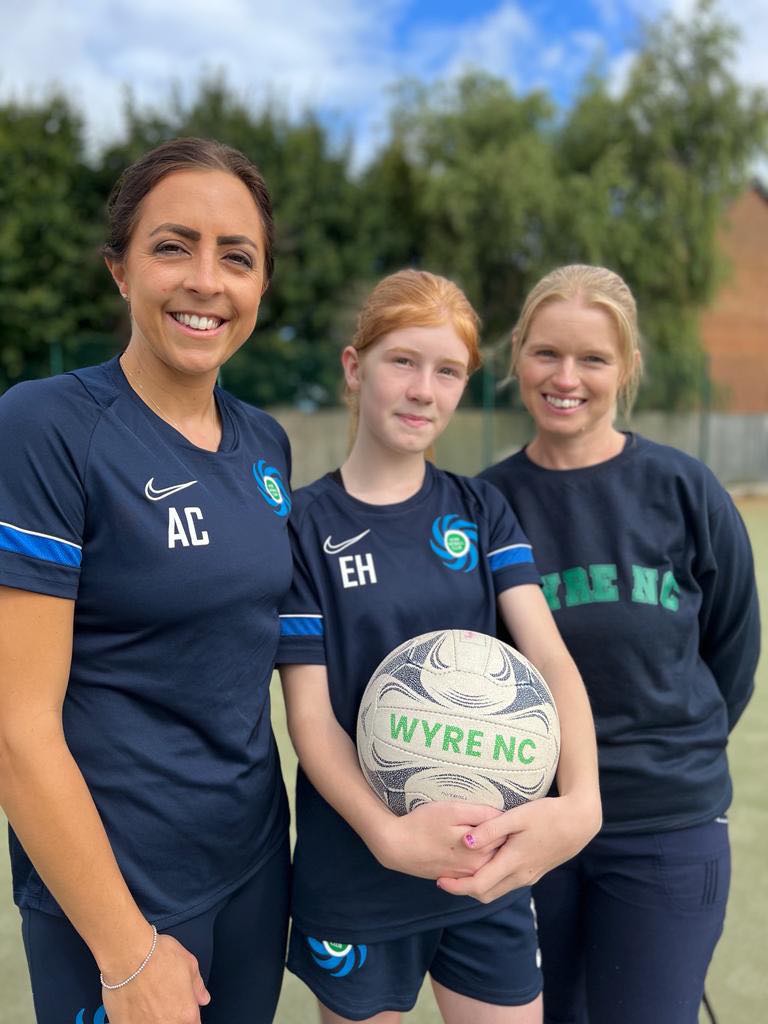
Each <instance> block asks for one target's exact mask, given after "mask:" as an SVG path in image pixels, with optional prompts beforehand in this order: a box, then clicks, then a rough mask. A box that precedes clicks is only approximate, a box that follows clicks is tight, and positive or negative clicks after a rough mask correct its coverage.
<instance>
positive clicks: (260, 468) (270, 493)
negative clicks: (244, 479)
mask: <svg viewBox="0 0 768 1024" xmlns="http://www.w3.org/2000/svg"><path fill="white" fill-rule="evenodd" d="M253 475H254V477H255V479H256V483H257V484H258V485H259V494H260V495H261V496H262V498H263V499H264V501H266V503H267V504H268V505H269V507H270V508H271V509H272V511H273V512H274V513H275V515H276V516H281V517H282V516H287V515H288V513H289V512H290V511H291V499H290V498H289V497H288V490H287V489H286V486H285V484H284V483H283V478H282V476H281V475H280V470H279V469H275V467H274V466H268V465H267V462H266V459H259V461H258V462H254V464H253Z"/></svg>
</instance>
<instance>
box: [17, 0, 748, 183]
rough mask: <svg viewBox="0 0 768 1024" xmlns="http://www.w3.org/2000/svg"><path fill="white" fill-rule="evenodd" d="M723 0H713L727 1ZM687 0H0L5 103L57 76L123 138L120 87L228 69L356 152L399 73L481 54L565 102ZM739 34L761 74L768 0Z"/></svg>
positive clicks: (165, 83) (254, 97)
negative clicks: (589, 75) (312, 113)
mask: <svg viewBox="0 0 768 1024" xmlns="http://www.w3.org/2000/svg"><path fill="white" fill-rule="evenodd" d="M721 2H722V0H721ZM693 3H694V0H269V2H266V0H130V2H129V0H22V2H21V3H19V0H0V39H2V40H3V48H2V57H1V58H0V102H2V101H4V100H7V99H10V98H13V99H16V100H29V99H33V100H36V99H41V98H43V97H44V96H45V95H46V93H47V91H48V90H50V88H51V87H52V86H55V87H57V88H59V89H61V90H63V91H64V92H65V93H66V94H67V95H68V96H69V97H70V98H71V99H72V100H73V101H74V103H75V105H76V106H77V108H78V109H79V110H80V111H81V112H82V113H83V114H84V116H85V119H86V133H87V140H88V143H89V146H90V148H91V149H92V150H93V151H96V150H98V148H99V147H100V146H101V145H103V144H104V143H106V142H109V141H110V140H111V139H114V138H118V137H119V136H120V134H121V127H122V125H123V105H124V97H125V91H126V88H130V89H131V91H132V93H133V95H134V97H135V99H136V100H137V101H138V102H139V103H140V104H141V105H153V106H155V105H158V104H159V105H163V104H165V103H166V102H167V100H168V97H169V95H170V92H171V89H172V87H174V86H176V87H177V88H179V89H180V90H181V92H182V96H184V95H194V92H195V85H196V83H197V82H198V81H199V79H200V77H201V75H202V74H209V75H210V74H218V73H223V74H224V76H225V79H226V82H227V84H228V86H229V88H230V89H231V90H232V91H233V92H234V93H235V94H236V95H237V96H238V97H239V98H241V99H243V100H245V101H246V102H248V103H249V104H253V105H254V106H255V107H259V106H260V105H261V104H263V103H264V102H265V101H267V100H275V99H277V100H279V102H280V103H281V104H283V106H284V108H285V109H286V111H287V112H288V113H290V114H296V115H298V114H299V113H300V112H301V111H302V110H303V109H306V108H307V107H312V108H313V109H315V110H318V111H319V112H320V113H321V114H322V116H323V117H324V119H325V120H326V123H327V124H329V125H330V126H331V127H332V128H333V130H334V133H335V134H336V135H337V137H339V138H343V137H345V135H346V134H350V135H351V136H352V138H353V139H354V140H355V150H354V156H355V161H356V162H357V163H358V164H363V163H365V161H366V159H367V158H369V157H370V156H371V155H372V153H373V152H374V151H375V149H376V146H377V144H378V143H379V142H381V141H383V139H384V137H385V134H386V124H387V109H388V106H389V103H390V101H391V95H392V92H391V90H392V86H393V84H394V83H395V82H397V81H398V80H399V79H401V78H403V77H404V76H415V77H417V78H420V79H422V80H425V81H433V80H436V79H450V78H451V77H453V76H455V75H457V74H459V73H461V72H462V71H464V70H466V69H467V68H470V67H472V68H478V69H481V70H484V71H487V72H490V73H492V74H494V75H498V76H501V77H503V78H505V79H507V80H508V81H509V82H510V84H511V85H512V86H513V87H514V88H515V90H517V91H518V92H520V93H525V92H527V91H529V90H531V89H534V88H544V89H547V90H548V91H549V93H550V95H551V96H552V97H553V98H554V100H555V101H556V102H557V103H558V104H559V105H561V106H564V107H567V105H568V103H569V102H570V101H571V99H572V97H573V95H574V91H575V90H576V88H577V87H578V84H579V81H580V80H581V77H582V75H583V74H584V71H585V70H586V69H587V68H588V67H589V66H590V65H592V64H593V63H594V61H595V60H596V59H598V60H599V61H600V62H601V66H602V68H603V69H604V70H605V73H606V74H607V75H608V77H609V81H610V82H612V83H613V85H614V86H615V87H616V88H619V87H620V85H621V83H622V82H623V81H624V80H625V78H626V75H627V72H628V69H629V68H630V66H631V62H632V58H633V54H634V51H635V48H636V46H637V39H638V18H639V17H640V16H646V17H653V16H655V15H656V14H658V13H660V12H661V11H664V10H670V9H671V10H673V11H674V12H675V13H676V14H678V15H679V16H681V17H688V16H690V11H691V9H692V7H693ZM722 9H724V10H725V11H726V14H727V17H728V18H729V19H730V20H731V21H732V22H733V23H735V24H736V25H737V26H738V27H739V28H740V29H741V31H742V33H743V39H742V42H741V44H740V46H739V51H738V64H737V74H738V77H739V78H740V79H741V80H742V81H743V82H744V83H745V84H749V85H766V86H768V62H767V61H766V60H765V57H764V55H765V52H766V49H768V3H766V2H765V0H729V3H728V4H727V5H726V6H724V7H723V8H722Z"/></svg>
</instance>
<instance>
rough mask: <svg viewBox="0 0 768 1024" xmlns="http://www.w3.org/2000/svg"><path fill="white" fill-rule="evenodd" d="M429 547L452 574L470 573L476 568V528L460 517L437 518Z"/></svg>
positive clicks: (433, 525) (433, 524)
mask: <svg viewBox="0 0 768 1024" xmlns="http://www.w3.org/2000/svg"><path fill="white" fill-rule="evenodd" d="M429 546H430V547H431V548H432V550H433V551H434V552H435V554H436V555H437V557H438V558H439V559H440V561H441V562H442V563H443V565H444V566H445V567H446V569H452V570H453V571H454V572H472V570H473V569H474V568H475V567H476V566H477V526H476V525H475V524H474V523H472V522H470V521H469V520H468V519H462V518H461V517H460V516H456V515H447V516H438V517H437V519H436V520H435V521H434V523H432V539H431V540H430V542H429Z"/></svg>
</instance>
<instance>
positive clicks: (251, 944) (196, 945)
mask: <svg viewBox="0 0 768 1024" xmlns="http://www.w3.org/2000/svg"><path fill="white" fill-rule="evenodd" d="M289 871H290V865H289V857H288V844H287V842H286V843H285V845H284V846H283V847H281V849H280V850H279V851H278V853H276V854H275V855H274V856H272V857H271V858H270V859H269V861H267V863H266V864H265V865H264V866H263V867H262V868H261V869H260V870H259V871H257V872H256V874H255V875H254V876H253V877H252V878H250V879H249V880H248V881H247V882H246V883H245V884H244V885H243V886H241V888H240V889H237V890H236V891H235V892H234V893H231V894H230V895H229V896H227V897H226V898H225V899H223V900H222V901H221V902H220V903H217V904H216V905H215V906H214V907H211V909H210V910H208V911H206V912H205V913H204V914H200V916H199V917H194V918H191V919H190V920H188V921H183V922H182V923H181V924H178V925H174V926H173V927H171V928H164V929H162V931H163V932H164V933H165V934H168V935H172V936H173V937H174V938H175V939H178V941H179V942H180V943H181V944H182V945H183V946H184V947H185V948H186V949H188V950H189V952H190V953H192V954H194V956H196V957H197V960H198V963H199V966H200V973H201V975H202V976H203V980H204V981H205V983H206V986H207V988H208V991H209V992H210V993H211V1002H210V1004H209V1005H208V1006H203V1007H201V1017H202V1020H203V1022H204V1024H233V1022H239V1021H247V1022H248V1024H270V1022H271V1021H272V1019H273V1017H274V1014H275V1008H276V1006H277V1000H278V996H279V995H280V984H281V982H282V977H283V961H284V957H285V940H286V934H287V931H288V901H289ZM21 916H22V935H23V938H24V949H25V951H26V954H27V963H28V965H29V974H30V979H31V981H32V998H33V1001H34V1006H35V1015H36V1019H37V1022H38V1024H105V1017H104V1007H103V1006H102V1003H101V985H100V983H99V971H98V968H97V966H96V963H95V961H94V959H93V957H92V956H91V953H90V950H89V949H88V947H87V946H86V944H85V943H84V942H83V940H82V939H81V938H80V936H79V935H78V933H77V932H76V931H75V929H74V928H73V927H72V925H71V924H70V923H69V921H68V920H67V919H66V918H64V917H56V916H54V915H52V914H45V913H42V912H41V911H39V910H27V909H24V910H22V912H21Z"/></svg>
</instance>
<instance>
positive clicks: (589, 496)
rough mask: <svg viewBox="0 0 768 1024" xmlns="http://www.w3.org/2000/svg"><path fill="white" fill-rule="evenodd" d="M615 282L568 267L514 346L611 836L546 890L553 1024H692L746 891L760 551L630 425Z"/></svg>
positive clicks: (630, 342)
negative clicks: (734, 813)
mask: <svg viewBox="0 0 768 1024" xmlns="http://www.w3.org/2000/svg"><path fill="white" fill-rule="evenodd" d="M638 338H639V332H638V326H637V311H636V307H635V300H634V298H633V296H632V292H631V291H630V289H629V288H628V287H627V285H626V283H625V282H624V281H623V280H622V279H621V278H620V277H619V276H618V274H615V273H614V272H613V271H611V270H609V269H607V268H606V267H593V266H586V265H580V264H574V265H570V266H565V267H559V268H558V269H556V270H553V271H552V272H551V273H549V274H547V275H546V277H544V278H542V280H541V281H539V283H538V284H537V285H535V286H534V288H533V289H532V291H531V292H530V294H529V295H528V297H527V299H526V300H525V303H524V305H523V309H522V312H521V314H520V318H519V320H518V322H517V326H516V327H515V329H514V331H513V333H512V372H513V374H514V375H515V376H516V377H517V379H518V382H519V385H520V394H521V397H522V399H523V402H524V403H525V406H526V408H527V409H528V411H529V412H530V414H531V416H532V417H533V421H534V426H535V430H534V436H533V439H532V440H531V442H530V443H529V444H528V445H527V446H526V447H525V448H524V449H523V450H522V451H520V452H517V453H516V454H515V455H512V456H510V457H509V458H507V459H505V460H504V461H503V462H500V463H498V465H496V466H493V467H491V468H490V469H488V470H486V471H485V473H483V474H482V476H483V477H484V478H485V479H486V480H489V481H490V482H491V483H494V484H495V485H496V486H497V487H498V488H499V490H501V491H502V493H503V494H504V495H505V497H506V498H507V499H508V501H509V503H510V505H511V506H512V509H513V510H514V512H515V513H516V515H517V516H518V518H519V519H520V522H521V523H522V525H523V528H524V529H525V531H526V533H527V534H528V536H529V538H530V539H531V542H532V544H533V547H534V551H535V552H536V562H537V565H538V567H539V568H540V569H541V571H542V588H543V591H544V596H545V597H546V599H547V603H548V604H549V607H550V608H551V609H552V612H553V614H554V616H555V620H556V622H557V625H558V627H559V628H560V632H561V633H562V636H563V639H564V640H565V642H566V645H567V647H568V649H569V651H570V652H571V654H572V655H573V658H574V660H575V662H576V664H577V665H578V667H579V670H580V671H581V674H582V676H583V678H584V683H585V685H586V687H587V692H588V693H589V696H590V701H591V704H592V710H593V712H594V715H595V725H596V728H597V742H598V756H599V762H600V787H601V792H602V798H603V815H604V824H603V828H602V831H601V832H600V833H599V835H598V836H597V837H596V838H594V839H593V840H592V841H591V842H590V843H589V844H588V845H587V846H586V847H585V848H584V849H583V850H582V851H581V852H580V853H578V854H577V855H576V856H575V857H574V858H572V859H571V860H569V861H568V862H566V863H564V864H562V865H561V866H559V867H556V868H555V869H554V870H553V871H551V872H550V873H549V874H548V875H546V876H545V877H544V878H543V879H542V880H541V881H540V882H539V883H538V884H537V885H536V886H535V887H534V898H535V901H536V908H537V911H538V921H539V939H540V943H541V951H542V964H543V971H544V1019H545V1021H547V1022H550V1024H555V1022H557V1024H566V1022H573V1024H577V1022H578V1024H582V1022H583V1021H586V1020H588V1021H589V1024H618V1022H621V1024H647V1022H649V1021H653V1022H654V1024H696V1021H697V1020H698V1012H699V1004H700V1003H701V998H702V991H703V987H704V977H705V975H706V972H707V967H708V965H709V961H710V958H711V956H712V952H713V950H714V948H715V944H716V942H717V940H718V938H719V936H720V932H721V931H722V927H723V919H724V916H725V905H726V899H727V896H728V883H729V878H730V852H729V845H728V823H727V819H726V816H725V815H726V811H727V809H728V805H729V803H730V800H731V780H730V776H729V773H728V760H727V757H726V745H727V743H728V734H729V732H730V730H731V729H732V728H733V726H734V725H735V724H736V722H737V721H738V719H739V716H740V715H741V713H742V711H743V710H744V708H745V706H746V704H747V702H748V700H749V698H750V695H751V693H752V687H753V680H754V672H755V664H756V661H757V655H758V649H759V644H760V624H759V621H758V608H757V593H756V587H755V575H754V568H753V564H752V555H751V551H750V545H749V540H748V538H747V534H746V531H745V529H744V524H743V523H742V521H741V518H740V516H739V513H738V512H737V510H736V508H735V506H734V504H733V502H732V501H731V499H730V497H729V495H728V494H727V492H726V491H725V490H724V489H723V487H721V485H720V484H719V483H718V481H717V480H716V479H715V477H714V476H713V475H712V473H711V472H710V471H709V470H708V469H707V467H706V466H704V465H703V464H702V463H701V462H698V461H697V460H696V459H693V458H691V457H690V456H688V455H685V454H683V452H680V451H677V450H675V449H674V448H669V447H667V446H666V445H661V444H655V443H653V442H651V441H648V440H647V439H645V438H643V437H640V436H638V435H637V434H634V433H625V432H623V431H620V430H618V429H617V428H616V426H615V422H614V421H615V417H616V409H617V406H622V405H623V406H624V408H625V409H628V408H629V407H630V406H631V404H632V399H633V397H634V395H635V392H636V390H637V385H638V382H639V378H640V370H641V358H640V350H639V344H638Z"/></svg>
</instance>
